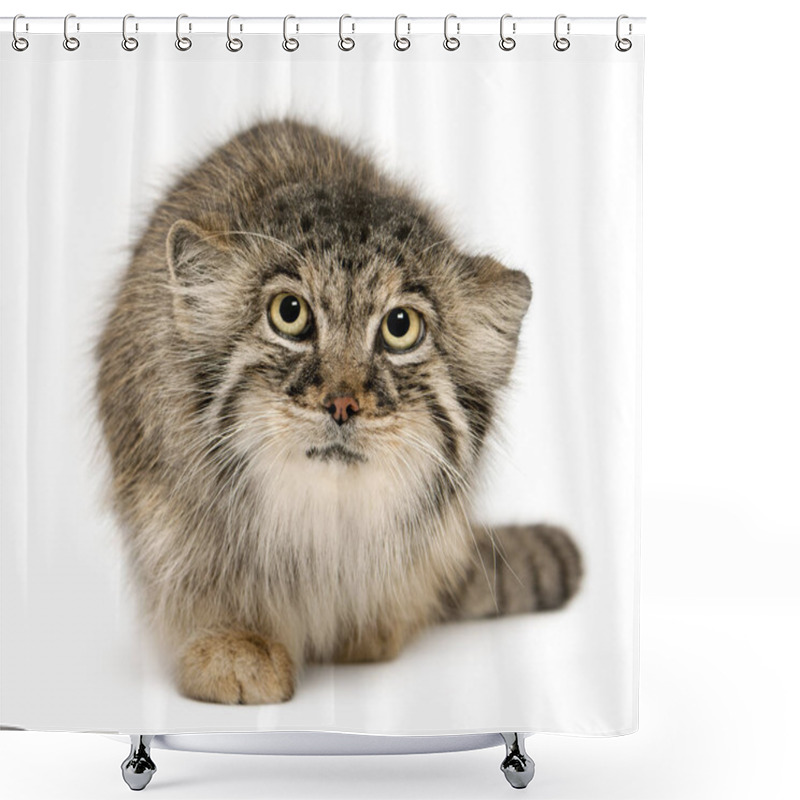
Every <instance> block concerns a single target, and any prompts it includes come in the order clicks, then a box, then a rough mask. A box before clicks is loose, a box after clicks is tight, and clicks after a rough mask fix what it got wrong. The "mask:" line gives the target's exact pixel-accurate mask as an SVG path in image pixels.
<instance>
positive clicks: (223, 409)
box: [217, 357, 296, 430]
mask: <svg viewBox="0 0 800 800" xmlns="http://www.w3.org/2000/svg"><path fill="white" fill-rule="evenodd" d="M295 359H296V357H295ZM292 363H294V361H293V362H292ZM257 376H261V377H262V378H263V379H264V381H265V382H266V383H267V384H268V385H274V384H275V383H277V381H278V380H279V375H278V371H277V370H276V369H275V368H274V367H272V366H270V365H269V364H266V363H264V362H257V363H254V364H248V365H247V366H246V367H244V369H242V372H241V374H240V375H239V377H238V378H237V380H236V383H234V384H233V386H232V387H231V388H230V389H229V390H228V391H227V393H226V394H225V396H224V398H223V400H222V404H221V406H220V410H219V414H218V415H217V419H218V421H219V427H220V430H225V429H227V428H230V427H232V425H233V424H234V423H235V421H236V416H237V415H236V406H237V404H238V402H239V400H240V399H241V397H242V395H243V394H245V393H246V392H247V391H248V390H249V389H250V388H252V386H253V378H254V377H257Z"/></svg>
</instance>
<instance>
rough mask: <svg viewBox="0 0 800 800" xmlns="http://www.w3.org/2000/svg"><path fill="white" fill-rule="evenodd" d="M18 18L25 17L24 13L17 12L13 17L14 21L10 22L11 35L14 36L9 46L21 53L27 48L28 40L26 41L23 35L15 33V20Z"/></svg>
mask: <svg viewBox="0 0 800 800" xmlns="http://www.w3.org/2000/svg"><path fill="white" fill-rule="evenodd" d="M18 19H25V15H24V14H17V16H16V17H14V22H13V23H11V35H12V36H13V37H14V38H13V39H12V40H11V46H12V47H13V48H14V49H15V50H16V51H17V52H18V53H21V52H23V51H24V50H27V49H28V44H29V42H28V40H27V39H25V38H24V37H22V36H20V35H19V34H18V33H17V20H18Z"/></svg>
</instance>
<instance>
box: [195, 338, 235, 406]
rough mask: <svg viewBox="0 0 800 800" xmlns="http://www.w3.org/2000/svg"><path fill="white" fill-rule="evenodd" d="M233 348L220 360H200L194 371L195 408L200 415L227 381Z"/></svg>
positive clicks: (221, 356)
mask: <svg viewBox="0 0 800 800" xmlns="http://www.w3.org/2000/svg"><path fill="white" fill-rule="evenodd" d="M232 352H233V346H231V347H230V349H229V350H228V351H227V352H226V353H225V355H224V356H223V355H222V354H220V357H219V358H218V359H211V358H200V359H197V363H196V365H195V366H194V369H193V378H194V384H195V387H196V390H197V391H196V403H195V408H196V410H197V412H198V413H202V412H203V411H205V410H206V409H207V408H208V406H209V405H210V404H211V402H212V401H213V400H214V398H215V397H216V391H217V389H218V388H219V386H220V384H221V383H222V382H223V381H224V380H225V375H226V373H227V367H228V362H229V360H230V356H231V353H232Z"/></svg>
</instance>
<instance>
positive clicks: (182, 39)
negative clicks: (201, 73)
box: [175, 14, 192, 53]
mask: <svg viewBox="0 0 800 800" xmlns="http://www.w3.org/2000/svg"><path fill="white" fill-rule="evenodd" d="M188 17H189V15H188V14H178V16H177V17H176V18H175V47H177V48H178V50H180V51H181V52H182V53H185V52H186V51H187V50H189V49H191V47H192V40H191V39H190V38H189V37H188V36H184V35H183V34H182V33H181V20H182V19H188ZM189 30H190V31H191V30H192V25H191V23H190V24H189Z"/></svg>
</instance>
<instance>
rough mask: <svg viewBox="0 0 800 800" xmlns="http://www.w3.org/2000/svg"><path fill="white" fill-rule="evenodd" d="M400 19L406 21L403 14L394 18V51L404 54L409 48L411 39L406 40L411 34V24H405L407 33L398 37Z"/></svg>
mask: <svg viewBox="0 0 800 800" xmlns="http://www.w3.org/2000/svg"><path fill="white" fill-rule="evenodd" d="M401 19H408V17H407V16H406V15H405V14H398V15H397V16H396V17H395V18H394V49H395V50H399V51H400V52H401V53H404V52H405V51H406V50H408V48H409V47H411V39H409V38H408V34H410V33H411V23H410V22H407V23H406V28H407V32H406V35H405V36H401V35H400V20H401Z"/></svg>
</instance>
